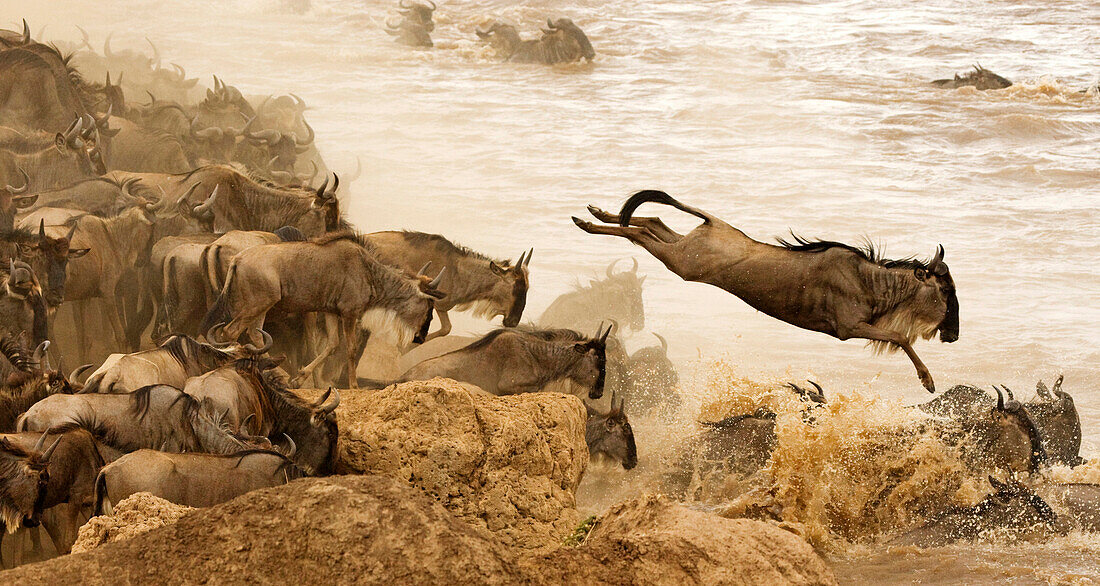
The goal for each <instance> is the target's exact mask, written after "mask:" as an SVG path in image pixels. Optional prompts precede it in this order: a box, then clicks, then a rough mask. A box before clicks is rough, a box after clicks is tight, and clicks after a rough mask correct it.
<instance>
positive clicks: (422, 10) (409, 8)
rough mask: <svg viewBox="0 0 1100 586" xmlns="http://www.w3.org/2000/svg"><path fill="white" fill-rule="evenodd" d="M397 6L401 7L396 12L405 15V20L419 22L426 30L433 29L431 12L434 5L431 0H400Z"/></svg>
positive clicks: (434, 7) (433, 10)
mask: <svg viewBox="0 0 1100 586" xmlns="http://www.w3.org/2000/svg"><path fill="white" fill-rule="evenodd" d="M398 6H400V7H401V8H400V9H399V10H398V11H397V12H398V13H400V14H401V16H403V17H405V20H406V21H409V22H413V23H416V24H419V25H421V26H423V27H424V28H425V29H426V30H427V31H428V32H431V31H433V30H435V23H433V22H432V13H433V12H435V9H436V5H435V2H432V0H427V4H424V3H423V2H410V1H409V0H401V1H400V2H399V3H398Z"/></svg>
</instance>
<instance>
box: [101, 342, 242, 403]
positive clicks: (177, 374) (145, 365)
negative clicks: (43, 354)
mask: <svg viewBox="0 0 1100 586" xmlns="http://www.w3.org/2000/svg"><path fill="white" fill-rule="evenodd" d="M242 350H243V349H242ZM242 355H243V354H241V353H239V352H235V351H229V350H221V349H218V348H215V347H213V346H210V345H208V344H203V343H201V342H198V341H195V340H194V339H192V338H189V337H187V336H181V335H174V336H170V337H169V338H168V339H166V340H164V341H163V342H162V343H161V344H160V345H159V346H158V347H156V348H152V349H150V350H142V351H140V352H135V353H133V354H112V355H110V356H109V357H107V360H106V361H104V362H103V364H102V365H101V366H100V367H99V368H97V369H96V370H95V371H94V372H93V373H92V374H91V375H90V376H88V380H87V381H85V383H84V390H83V391H82V392H84V393H109V394H125V393H131V392H133V391H136V390H138V389H140V388H142V387H147V386H150V385H155V384H165V385H171V386H173V387H177V388H183V386H184V385H185V384H187V379H189V378H191V377H195V376H199V375H201V374H203V373H206V372H210V371H211V370H214V369H216V368H220V367H222V366H225V365H226V364H229V363H231V362H233V361H234V360H237V359H238V358H240V357H241V356H242Z"/></svg>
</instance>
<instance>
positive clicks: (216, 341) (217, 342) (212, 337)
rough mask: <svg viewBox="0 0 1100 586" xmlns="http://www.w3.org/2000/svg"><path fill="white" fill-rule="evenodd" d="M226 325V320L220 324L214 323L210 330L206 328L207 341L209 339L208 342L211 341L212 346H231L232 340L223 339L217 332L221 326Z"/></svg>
mask: <svg viewBox="0 0 1100 586" xmlns="http://www.w3.org/2000/svg"><path fill="white" fill-rule="evenodd" d="M225 325H226V324H225V322H222V323H220V324H214V325H213V326H211V327H210V329H209V330H206V341H207V343H209V344H210V345H211V346H213V347H215V348H228V347H229V346H231V345H232V342H225V341H222V340H221V339H220V338H218V337H217V335H216V334H217V332H218V331H219V330H220V329H221V328H223V327H225Z"/></svg>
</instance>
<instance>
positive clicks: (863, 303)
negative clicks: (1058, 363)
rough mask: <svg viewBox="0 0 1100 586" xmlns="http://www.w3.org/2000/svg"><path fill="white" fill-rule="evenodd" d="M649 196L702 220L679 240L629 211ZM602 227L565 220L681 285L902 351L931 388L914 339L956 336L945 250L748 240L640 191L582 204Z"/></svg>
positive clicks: (953, 298)
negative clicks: (635, 254)
mask: <svg viewBox="0 0 1100 586" xmlns="http://www.w3.org/2000/svg"><path fill="white" fill-rule="evenodd" d="M646 202H655V203H660V204H664V205H669V206H672V207H674V208H676V209H678V210H681V211H684V212H687V213H689V214H691V215H693V216H696V217H698V218H702V219H703V223H702V224H701V225H700V226H698V227H697V228H695V229H694V230H692V231H691V232H690V233H688V234H687V235H686V236H684V235H681V234H677V233H676V232H673V231H672V230H671V229H670V228H669V227H668V226H666V225H665V224H664V222H662V221H661V220H660V219H659V218H652V217H651V218H645V217H638V218H633V217H631V216H632V215H633V214H634V210H636V209H637V208H638V206H640V205H642V204H643V203H646ZM589 211H590V212H592V215H594V216H595V217H596V218H597V219H598V220H600V221H601V222H605V223H615V224H618V225H614V226H605V225H596V224H592V223H590V222H586V221H584V220H581V219H580V218H576V217H574V218H573V222H574V223H576V224H577V226H578V227H580V228H581V229H582V230H584V231H585V232H588V233H589V234H607V235H611V236H620V237H622V238H626V239H628V240H630V241H631V242H633V243H634V244H638V245H640V246H642V247H643V248H645V249H646V250H647V251H649V253H650V254H652V255H653V256H655V257H657V259H658V260H660V261H661V262H662V263H664V264H665V266H666V267H668V268H669V270H671V271H672V272H673V273H675V274H677V275H679V276H680V278H682V279H684V280H685V281H698V282H702V283H707V284H710V285H714V286H716V287H719V288H721V289H724V290H725V291H727V292H729V293H732V294H734V295H736V296H737V297H739V298H741V299H742V300H743V301H745V302H746V303H748V304H749V305H750V306H752V307H753V308H754V309H757V310H759V311H761V312H763V313H766V314H768V315H770V316H772V317H774V318H777V319H780V320H783V321H785V322H787V323H789V324H792V325H795V326H798V327H800V328H804V329H807V330H812V331H815V332H821V333H824V334H829V335H831V336H834V337H836V338H838V339H840V340H847V339H850V338H863V339H866V340H869V341H870V342H871V345H872V346H874V347H875V348H876V349H877V350H880V351H881V350H894V349H897V348H901V349H902V350H903V351H904V352H905V353H906V355H908V356H909V359H910V360H911V361H912V362H913V365H914V366H915V367H916V369H917V374H918V375H919V376H920V380H921V383H922V384H923V385H924V388H925V389H927V390H928V391H929V392H935V390H936V387H935V384H934V383H933V382H932V375H931V374H930V373H929V372H928V369H927V368H926V367H925V366H924V363H923V362H921V360H920V358H919V357H917V353H916V352H915V351H914V350H913V342H914V341H916V339H917V338H918V337H923V338H926V339H927V338H931V337H932V336H933V335H934V334H935V333H936V332H937V331H939V333H940V340H942V341H944V342H954V341H955V340H957V339H958V338H959V301H958V298H957V297H956V296H955V282H954V281H953V280H952V278H951V272H950V271H949V270H948V268H947V265H946V264H945V263H944V262H943V247H942V246H940V247H939V248H938V249H937V250H936V255H935V256H934V257H933V258H932V260H931V261H929V262H927V263H925V262H920V261H917V260H913V259H905V260H885V259H881V258H878V256H877V254H876V253H875V251H874V250H873V249H871V248H870V247H868V248H867V249H858V248H855V247H852V246H849V245H846V244H841V243H839V242H828V241H815V242H810V241H807V240H803V239H801V238H796V242H795V243H788V242H784V241H782V240H780V245H779V246H775V245H772V244H766V243H763V242H758V241H756V240H753V239H752V238H749V237H748V236H746V235H745V233H744V232H742V231H740V230H738V229H737V228H734V227H733V226H730V225H729V224H727V223H725V222H723V221H722V220H720V219H718V218H717V217H715V216H713V215H711V214H709V213H707V212H704V211H702V210H699V209H697V208H693V207H690V206H686V205H684V204H682V203H680V202H678V201H676V200H675V199H673V198H672V197H671V196H669V195H668V194H667V193H664V192H663V191H652V190H646V191H639V192H638V193H636V194H634V195H633V196H631V197H630V199H628V200H627V201H626V203H625V204H623V208H622V210H621V211H620V212H619V215H615V214H610V213H607V212H604V211H603V210H600V209H598V208H595V207H592V206H589Z"/></svg>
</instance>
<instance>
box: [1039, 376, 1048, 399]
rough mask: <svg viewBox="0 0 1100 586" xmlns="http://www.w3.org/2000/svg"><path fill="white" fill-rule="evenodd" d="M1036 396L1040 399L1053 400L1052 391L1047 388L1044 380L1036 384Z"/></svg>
mask: <svg viewBox="0 0 1100 586" xmlns="http://www.w3.org/2000/svg"><path fill="white" fill-rule="evenodd" d="M1035 394H1036V395H1037V396H1038V397H1039V398H1040V399H1049V398H1051V395H1050V389H1048V388H1047V384H1046V383H1044V382H1043V381H1042V380H1040V381H1039V382H1037V383H1035Z"/></svg>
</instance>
